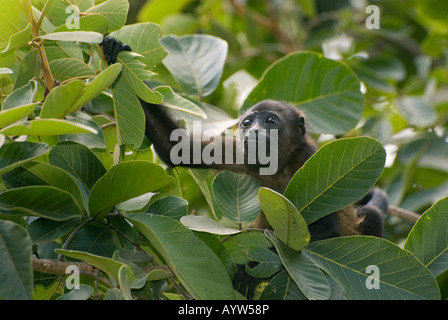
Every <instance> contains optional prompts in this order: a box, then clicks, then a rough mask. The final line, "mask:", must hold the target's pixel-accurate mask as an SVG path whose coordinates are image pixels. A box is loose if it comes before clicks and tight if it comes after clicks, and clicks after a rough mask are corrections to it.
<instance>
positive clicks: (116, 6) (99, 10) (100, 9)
mask: <svg viewBox="0 0 448 320" xmlns="http://www.w3.org/2000/svg"><path fill="white" fill-rule="evenodd" d="M128 10H129V2H128V1H127V0H108V1H105V2H103V3H101V4H99V5H97V6H95V7H92V8H90V9H88V10H87V11H85V15H99V16H102V17H105V18H106V19H107V21H108V22H109V28H108V30H107V32H112V31H115V30H118V29H120V28H121V27H122V26H123V25H124V24H125V23H126V19H127V15H128Z"/></svg>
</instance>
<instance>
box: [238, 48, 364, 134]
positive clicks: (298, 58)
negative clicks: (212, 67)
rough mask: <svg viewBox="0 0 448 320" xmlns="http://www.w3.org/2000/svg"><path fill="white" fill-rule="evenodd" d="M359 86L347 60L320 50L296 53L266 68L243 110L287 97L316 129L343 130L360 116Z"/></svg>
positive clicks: (356, 121)
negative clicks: (325, 54) (331, 57)
mask: <svg viewBox="0 0 448 320" xmlns="http://www.w3.org/2000/svg"><path fill="white" fill-rule="evenodd" d="M360 88H361V83H360V81H359V80H358V79H357V77H356V76H355V75H354V73H353V72H352V71H351V70H350V69H349V68H348V67H347V66H346V65H345V64H343V63H341V62H338V61H334V60H330V59H326V58H324V57H322V56H321V55H320V54H317V53H311V52H299V53H293V54H290V55H288V56H286V57H285V58H282V59H280V60H278V61H276V62H275V63H274V64H273V65H271V66H270V67H269V68H268V69H266V71H265V72H264V74H263V76H262V78H261V80H260V81H259V82H258V84H257V86H256V87H255V88H254V89H253V90H252V92H251V93H250V94H249V96H248V97H247V99H246V101H245V102H244V104H243V106H242V110H246V109H248V108H250V107H251V106H253V105H254V104H256V103H257V102H259V101H261V100H264V99H274V100H280V101H286V102H289V103H292V104H294V105H295V106H297V107H298V108H299V109H300V110H303V111H304V112H305V114H306V116H307V121H308V124H309V127H310V128H311V130H312V131H313V132H317V133H328V134H344V133H346V132H347V131H349V130H350V129H352V128H354V127H355V126H356V124H357V123H358V122H359V120H360V119H361V116H362V112H363V109H364V98H363V95H362V93H361V91H360Z"/></svg>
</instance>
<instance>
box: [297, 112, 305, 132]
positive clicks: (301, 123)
mask: <svg viewBox="0 0 448 320" xmlns="http://www.w3.org/2000/svg"><path fill="white" fill-rule="evenodd" d="M298 125H299V128H300V130H301V131H302V135H305V133H306V126H305V117H302V116H299V121H298Z"/></svg>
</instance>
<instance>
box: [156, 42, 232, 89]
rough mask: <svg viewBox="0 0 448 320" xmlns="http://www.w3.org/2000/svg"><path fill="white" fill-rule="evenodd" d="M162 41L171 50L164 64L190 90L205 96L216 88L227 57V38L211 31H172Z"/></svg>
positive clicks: (184, 87) (168, 50)
mask: <svg viewBox="0 0 448 320" xmlns="http://www.w3.org/2000/svg"><path fill="white" fill-rule="evenodd" d="M160 41H161V43H162V45H163V47H164V48H165V50H166V51H167V52H168V56H167V57H166V58H165V59H164V60H163V64H164V65H165V66H166V67H167V68H168V70H169V71H170V72H171V74H172V75H173V77H174V78H175V79H176V81H177V82H178V83H179V85H180V86H181V87H182V89H183V90H184V91H185V92H186V93H189V94H193V95H196V96H199V97H205V96H208V95H209V94H211V93H212V92H213V91H214V90H215V89H216V87H217V85H218V83H219V80H220V79H221V75H222V71H223V67H224V62H225V59H226V57H227V42H225V41H224V40H222V39H220V38H217V37H213V36H209V35H187V36H182V37H177V36H173V35H169V36H165V37H163V38H162V39H161V40H160Z"/></svg>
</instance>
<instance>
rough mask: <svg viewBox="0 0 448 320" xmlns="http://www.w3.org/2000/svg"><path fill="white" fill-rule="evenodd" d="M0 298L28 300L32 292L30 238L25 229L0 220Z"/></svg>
mask: <svg viewBox="0 0 448 320" xmlns="http://www.w3.org/2000/svg"><path fill="white" fill-rule="evenodd" d="M0 283H1V284H2V285H1V286H0V298H1V299H2V300H25V299H27V300H30V299H31V296H32V294H33V269H32V267H31V240H30V237H29V235H28V233H27V232H26V230H25V229H24V228H23V227H21V226H19V225H17V224H14V223H12V222H11V221H4V220H0Z"/></svg>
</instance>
